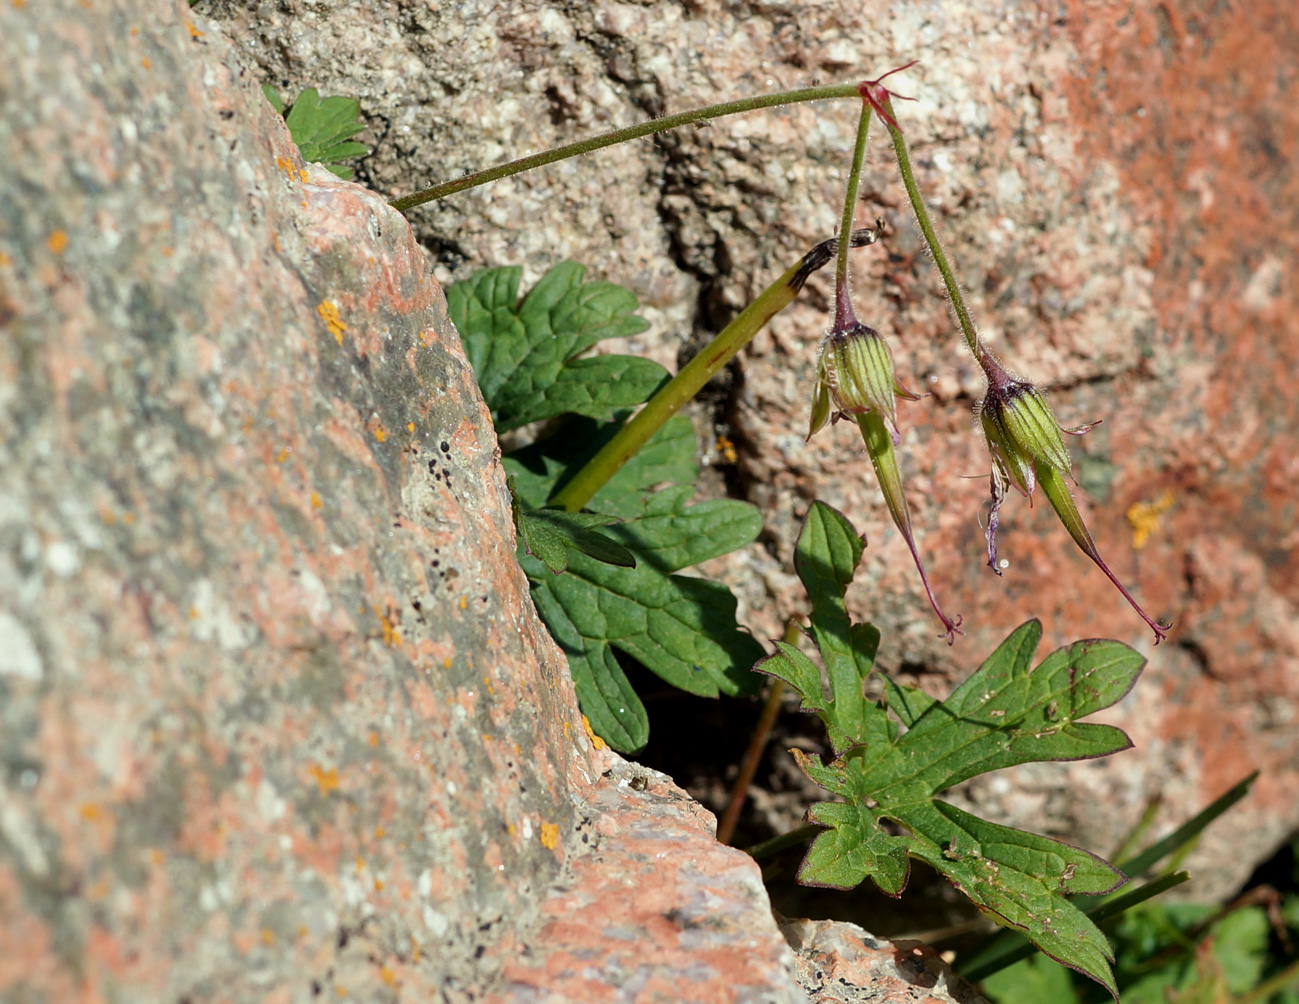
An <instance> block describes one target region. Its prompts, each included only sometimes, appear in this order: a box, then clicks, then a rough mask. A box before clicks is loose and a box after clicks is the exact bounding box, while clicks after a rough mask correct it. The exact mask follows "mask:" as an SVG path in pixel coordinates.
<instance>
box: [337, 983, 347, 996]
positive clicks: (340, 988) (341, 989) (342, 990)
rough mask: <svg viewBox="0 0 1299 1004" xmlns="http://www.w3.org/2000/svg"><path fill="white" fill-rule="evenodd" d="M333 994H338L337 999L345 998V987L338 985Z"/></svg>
mask: <svg viewBox="0 0 1299 1004" xmlns="http://www.w3.org/2000/svg"><path fill="white" fill-rule="evenodd" d="M334 993H336V994H338V996H339V997H346V996H347V987H345V986H343V984H341V983H340V984H338V985H337V986H336V987H334Z"/></svg>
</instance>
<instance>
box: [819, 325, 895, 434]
mask: <svg viewBox="0 0 1299 1004" xmlns="http://www.w3.org/2000/svg"><path fill="white" fill-rule="evenodd" d="M897 394H901V395H902V396H903V397H907V398H910V399H912V400H914V399H915V397H916V395H914V394H912V393H911V392H910V391H908V390H907V389H906V388H905V387H903V386H902V385H901V384H899V383H898V381H897V378H896V377H895V376H894V373H893V353H892V352H890V351H889V344H888V342H886V341H885V340H884V337H883V336H882V335H881V334H880V333H879V332H878V331H876V330H875V329H874V328H871V327H868V326H867V325H865V324H862V323H861V322H860V321H856V320H854V321H853V322H852V323H851V324H850V325H848V326H847V327H846V328H844V329H843V330H834V331H831V332H830V333H829V334H828V335H826V336H825V340H824V341H822V343H821V353H820V355H819V357H818V358H817V363H816V391H815V393H814V396H813V399H812V421H811V424H810V426H809V428H808V433H807V438H808V439H811V438H812V436H813V434H814V433H815V432H816V431H817V430H818V429H820V428H821V427H822V426H823V425H825V423H826V422H827V421H828V420H829V419H831V418H834V419H835V420H838V419H840V418H856V417H858V416H859V415H865V414H867V413H872V414H875V415H878V416H880V418H881V419H883V420H884V422H885V424H886V425H887V426H888V430H889V436H890V437H891V438H892V440H893V442H894V443H896V442H897V441H898V408H897V398H896V396H895V395H897Z"/></svg>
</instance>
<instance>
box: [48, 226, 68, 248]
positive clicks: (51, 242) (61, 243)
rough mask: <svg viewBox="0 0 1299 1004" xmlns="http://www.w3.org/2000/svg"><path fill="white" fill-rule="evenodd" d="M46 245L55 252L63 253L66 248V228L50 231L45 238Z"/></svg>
mask: <svg viewBox="0 0 1299 1004" xmlns="http://www.w3.org/2000/svg"><path fill="white" fill-rule="evenodd" d="M45 243H46V245H47V246H48V247H49V249H50V250H51V251H53V252H54V253H55V254H63V252H64V251H66V250H67V249H68V232H67V231H66V230H55V231H52V232H51V233H50V235H49V237H47V238H46V239H45Z"/></svg>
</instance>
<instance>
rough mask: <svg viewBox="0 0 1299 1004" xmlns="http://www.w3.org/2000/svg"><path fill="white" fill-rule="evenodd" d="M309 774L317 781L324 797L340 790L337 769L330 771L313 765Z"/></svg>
mask: <svg viewBox="0 0 1299 1004" xmlns="http://www.w3.org/2000/svg"><path fill="white" fill-rule="evenodd" d="M308 772H309V773H310V774H311V776H312V777H314V778H315V779H316V786H317V787H318V788H320V793H321V794H322V795H328V794H329V793H330V792H331V791H337V790H338V768H337V767H330V768H329V770H325V768H324V767H322V766H320V764H318V763H313V764H312V765H311V766H310V767H309V768H308Z"/></svg>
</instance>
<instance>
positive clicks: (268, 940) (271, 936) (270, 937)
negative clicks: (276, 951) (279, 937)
mask: <svg viewBox="0 0 1299 1004" xmlns="http://www.w3.org/2000/svg"><path fill="white" fill-rule="evenodd" d="M262 944H263V945H266V946H267V947H270V946H271V945H273V944H275V932H274V931H272V930H271V929H270V928H269V927H263V928H262Z"/></svg>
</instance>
